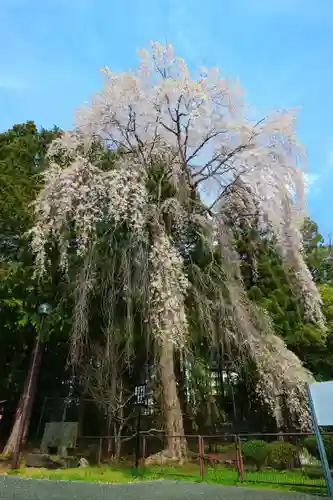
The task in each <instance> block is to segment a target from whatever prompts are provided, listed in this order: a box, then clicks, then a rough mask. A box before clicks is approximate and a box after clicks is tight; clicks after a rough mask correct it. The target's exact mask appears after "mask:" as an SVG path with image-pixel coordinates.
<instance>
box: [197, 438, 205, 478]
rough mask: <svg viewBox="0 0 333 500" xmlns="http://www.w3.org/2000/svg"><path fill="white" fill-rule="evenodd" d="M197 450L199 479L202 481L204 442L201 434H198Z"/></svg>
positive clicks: (203, 473)
mask: <svg viewBox="0 0 333 500" xmlns="http://www.w3.org/2000/svg"><path fill="white" fill-rule="evenodd" d="M198 452H199V464H200V479H201V481H203V480H204V477H205V462H204V453H205V444H204V440H203V438H202V437H201V436H198Z"/></svg>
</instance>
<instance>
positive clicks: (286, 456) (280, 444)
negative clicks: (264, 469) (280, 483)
mask: <svg viewBox="0 0 333 500" xmlns="http://www.w3.org/2000/svg"><path fill="white" fill-rule="evenodd" d="M298 462H299V458H298V452H297V448H296V446H294V445H293V444H291V443H285V442H284V441H274V442H273V443H269V444H268V445H267V464H268V465H269V466H270V467H273V468H274V469H281V470H283V469H293V468H295V467H297V465H298Z"/></svg>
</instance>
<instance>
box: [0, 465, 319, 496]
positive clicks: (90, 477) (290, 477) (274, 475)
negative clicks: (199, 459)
mask: <svg viewBox="0 0 333 500" xmlns="http://www.w3.org/2000/svg"><path fill="white" fill-rule="evenodd" d="M2 472H3V473H5V474H8V475H11V476H21V477H26V478H35V479H58V480H67V481H89V482H107V483H129V482H135V481H145V480H154V479H163V478H164V479H177V480H183V481H192V482H199V481H200V480H201V479H200V471H199V467H198V465H196V464H193V465H187V466H183V467H159V466H155V467H149V468H147V467H144V468H141V469H138V470H135V469H133V468H130V467H128V466H120V467H119V466H118V467H117V466H101V467H87V468H78V469H57V470H48V469H42V468H27V467H22V468H21V469H19V470H10V469H7V470H3V471H2ZM0 473H1V471H0ZM204 481H205V482H207V483H215V484H221V485H235V486H241V485H242V484H243V485H244V486H247V487H249V486H253V487H255V488H265V489H280V490H288V491H303V492H307V493H317V494H318V493H322V494H325V492H326V489H325V483H324V480H323V479H320V478H318V479H311V478H309V477H307V476H306V475H304V474H303V473H302V471H274V470H270V471H261V472H246V477H245V481H244V482H240V481H239V478H238V473H237V471H236V470H234V469H229V468H225V467H216V468H208V467H206V468H205V478H204ZM274 483H278V484H274ZM305 485H306V486H305Z"/></svg>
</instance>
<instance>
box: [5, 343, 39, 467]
mask: <svg viewBox="0 0 333 500" xmlns="http://www.w3.org/2000/svg"><path fill="white" fill-rule="evenodd" d="M41 359H42V343H41V340H40V338H39V337H37V338H36V341H35V345H34V349H33V351H32V355H31V361H30V367H29V372H28V375H27V378H26V381H25V384H24V389H23V392H22V395H21V397H20V401H19V404H18V407H17V410H16V415H15V422H14V425H13V427H12V431H11V433H10V436H9V438H8V440H7V443H6V446H5V447H4V449H3V452H2V456H3V457H6V458H9V457H11V456H12V455H13V451H14V450H15V448H16V447H17V445H18V443H17V441H18V439H20V438H21V439H22V442H23V443H24V442H25V441H26V438H27V434H28V429H29V424H30V417H31V412H32V407H33V402H34V399H35V393H36V385H37V377H38V371H39V367H40V363H41ZM25 402H26V403H25ZM24 407H25V415H24ZM22 419H24V423H23V430H22V434H21V436H20V428H21V425H22Z"/></svg>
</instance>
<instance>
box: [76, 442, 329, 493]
mask: <svg viewBox="0 0 333 500" xmlns="http://www.w3.org/2000/svg"><path fill="white" fill-rule="evenodd" d="M323 439H324V442H325V446H326V452H327V456H328V461H329V464H330V466H332V467H333V433H325V434H323ZM173 452H174V454H179V452H181V453H183V457H184V460H183V461H182V462H179V461H173V456H172V455H173ZM75 453H76V454H80V456H84V457H85V458H87V459H88V461H89V462H90V463H92V464H93V463H95V464H99V465H103V464H112V465H113V466H114V467H129V468H135V469H137V470H140V473H145V474H149V475H151V476H156V477H158V476H168V477H174V478H177V477H179V476H181V477H186V478H188V479H189V480H193V481H208V482H214V483H219V484H239V483H244V484H246V483H248V484H258V485H262V484H267V485H280V486H286V487H288V488H289V489H304V490H308V491H309V492H310V491H313V492H316V493H322V494H325V493H326V484H325V479H324V474H323V470H322V466H321V463H320V459H319V452H318V450H317V445H316V438H315V435H313V434H307V433H267V434H263V433H257V434H224V435H214V436H208V435H206V436H205V435H203V436H200V435H186V436H182V437H180V436H172V437H167V436H166V435H165V434H164V433H162V432H155V433H144V432H140V433H136V434H134V435H132V436H120V437H118V438H115V437H114V436H85V437H81V438H79V439H78V443H77V449H76V452H75Z"/></svg>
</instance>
